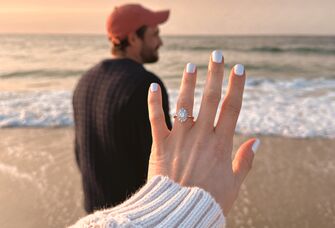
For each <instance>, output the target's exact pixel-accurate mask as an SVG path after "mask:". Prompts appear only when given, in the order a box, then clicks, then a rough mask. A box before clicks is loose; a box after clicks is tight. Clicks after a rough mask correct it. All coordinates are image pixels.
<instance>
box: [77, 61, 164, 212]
mask: <svg viewBox="0 0 335 228" xmlns="http://www.w3.org/2000/svg"><path fill="white" fill-rule="evenodd" d="M153 82H156V83H158V84H159V85H160V86H161V89H162V98H163V109H164V112H165V119H166V123H167V126H168V127H169V128H170V129H171V122H170V117H169V104H168V95H167V92H166V89H165V87H164V85H163V83H162V82H161V80H160V79H159V78H158V77H157V76H155V75H154V74H152V73H150V72H148V71H146V70H145V68H144V67H143V66H142V65H141V64H139V63H136V62H135V61H132V60H130V59H115V60H111V59H109V60H104V61H102V62H101V63H99V64H97V65H96V66H94V67H93V68H92V69H90V70H89V71H88V72H86V73H85V74H84V75H83V76H82V78H81V79H80V80H79V82H78V84H77V87H76V89H75V91H74V95H73V109H74V121H75V154H76V160H77V163H78V166H79V169H80V172H81V174H82V183H83V189H84V197H85V209H86V211H87V212H88V213H91V212H93V211H94V210H96V209H101V208H105V207H110V206H113V205H116V204H119V203H121V202H122V201H124V200H125V199H126V198H127V197H128V196H130V195H131V194H133V193H134V192H135V191H136V190H137V189H139V188H140V187H141V186H142V185H143V184H144V183H145V182H146V178H147V171H148V161H149V156H150V150H151V144H152V138H151V127H150V122H149V114H148V105H147V97H148V89H149V86H150V84H151V83H153Z"/></svg>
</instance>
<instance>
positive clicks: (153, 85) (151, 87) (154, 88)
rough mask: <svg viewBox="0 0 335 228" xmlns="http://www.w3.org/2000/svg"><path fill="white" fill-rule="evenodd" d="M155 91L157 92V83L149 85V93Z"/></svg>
mask: <svg viewBox="0 0 335 228" xmlns="http://www.w3.org/2000/svg"><path fill="white" fill-rule="evenodd" d="M157 90H158V84H157V83H151V85H150V91H151V92H153V93H154V92H156V91H157Z"/></svg>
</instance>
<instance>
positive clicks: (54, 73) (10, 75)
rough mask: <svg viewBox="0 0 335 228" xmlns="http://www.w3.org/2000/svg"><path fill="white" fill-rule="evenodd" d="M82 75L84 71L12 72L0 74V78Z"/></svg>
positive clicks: (43, 70) (42, 70)
mask: <svg viewBox="0 0 335 228" xmlns="http://www.w3.org/2000/svg"><path fill="white" fill-rule="evenodd" d="M83 73H84V70H56V69H55V70H45V69H39V70H22V71H13V72H7V73H0V78H3V79H6V78H23V77H34V78H35V77H36V78H38V77H60V78H62V77H72V76H80V75H82V74H83Z"/></svg>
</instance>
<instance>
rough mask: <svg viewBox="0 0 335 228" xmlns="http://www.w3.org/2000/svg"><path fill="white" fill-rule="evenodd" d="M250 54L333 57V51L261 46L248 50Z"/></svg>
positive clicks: (334, 52)
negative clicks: (266, 53)
mask: <svg viewBox="0 0 335 228" xmlns="http://www.w3.org/2000/svg"><path fill="white" fill-rule="evenodd" d="M249 51H250V52H268V53H297V54H320V55H335V49H325V48H311V47H297V48H280V47H271V46H263V47H256V48H251V49H249Z"/></svg>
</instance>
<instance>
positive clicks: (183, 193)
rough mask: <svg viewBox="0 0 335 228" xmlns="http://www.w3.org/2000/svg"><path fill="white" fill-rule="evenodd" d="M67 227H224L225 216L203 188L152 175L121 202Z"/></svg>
mask: <svg viewBox="0 0 335 228" xmlns="http://www.w3.org/2000/svg"><path fill="white" fill-rule="evenodd" d="M71 227H72V228H77V227H92V228H93V227H94V228H97V227H111V228H112V227H168V228H170V227H225V217H224V215H223V213H222V210H221V208H220V206H219V204H217V203H216V202H215V200H214V198H213V197H212V196H211V195H210V194H209V193H208V192H206V191H204V190H203V189H200V188H198V187H182V186H180V185H179V184H177V183H175V182H173V181H172V180H170V179H169V178H168V177H163V176H155V177H153V178H152V179H151V180H150V181H148V183H147V184H146V185H144V186H143V187H142V188H141V189H140V190H139V191H138V192H137V193H136V194H135V195H133V196H132V197H131V198H130V199H128V200H126V201H125V202H124V203H122V204H120V205H118V206H116V207H113V208H109V209H105V210H100V211H96V212H95V213H93V214H90V215H88V216H86V217H84V218H82V219H80V220H79V221H77V223H76V224H74V225H73V226H71Z"/></svg>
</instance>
